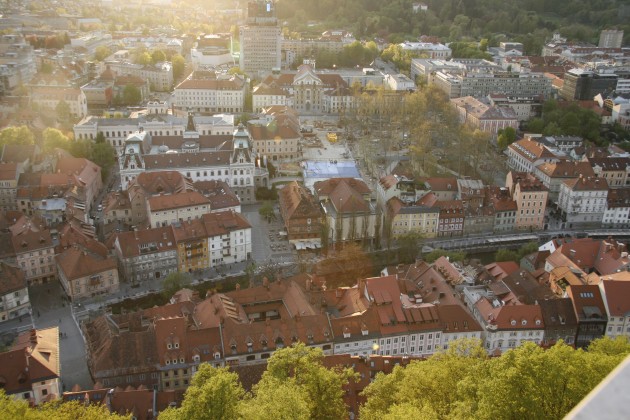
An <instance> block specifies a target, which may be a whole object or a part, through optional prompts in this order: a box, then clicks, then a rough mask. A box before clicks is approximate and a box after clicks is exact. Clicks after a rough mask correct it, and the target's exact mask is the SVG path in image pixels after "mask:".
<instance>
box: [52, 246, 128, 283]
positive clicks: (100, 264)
mask: <svg viewBox="0 0 630 420" xmlns="http://www.w3.org/2000/svg"><path fill="white" fill-rule="evenodd" d="M55 260H56V261H57V266H58V267H59V269H61V271H63V273H64V275H65V277H66V278H67V279H68V280H74V279H78V278H81V277H85V276H90V275H93V274H98V273H102V272H104V271H109V270H116V269H117V267H118V264H117V263H116V260H115V259H113V258H109V257H105V258H104V257H102V256H100V255H98V254H93V253H91V252H87V251H85V250H81V249H79V247H72V248H68V249H67V250H65V251H64V252H62V253H61V254H57V255H56V256H55Z"/></svg>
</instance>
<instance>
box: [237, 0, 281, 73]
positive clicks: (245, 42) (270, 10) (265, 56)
mask: <svg viewBox="0 0 630 420" xmlns="http://www.w3.org/2000/svg"><path fill="white" fill-rule="evenodd" d="M239 41H240V44H241V54H240V61H239V64H240V68H241V70H242V71H244V72H245V73H246V74H248V75H250V76H252V77H253V76H260V75H262V74H266V73H270V72H271V71H272V70H273V69H280V67H281V58H282V54H281V48H282V34H281V31H280V26H279V25H278V19H277V17H276V10H275V4H274V3H273V2H271V1H268V0H254V1H250V2H249V3H248V4H247V20H246V24H245V25H244V26H241V27H240V28H239Z"/></svg>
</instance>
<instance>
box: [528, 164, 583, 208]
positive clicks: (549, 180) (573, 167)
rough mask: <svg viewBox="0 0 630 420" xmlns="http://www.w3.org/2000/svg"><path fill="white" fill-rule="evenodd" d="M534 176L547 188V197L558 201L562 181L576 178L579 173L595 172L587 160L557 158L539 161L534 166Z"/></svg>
mask: <svg viewBox="0 0 630 420" xmlns="http://www.w3.org/2000/svg"><path fill="white" fill-rule="evenodd" d="M533 173H534V176H535V177H536V178H538V179H539V180H540V182H542V183H543V185H544V186H545V187H546V188H547V189H548V190H549V199H550V200H551V201H552V202H556V201H558V197H559V195H560V187H561V186H562V184H563V183H564V181H567V180H570V179H575V178H578V177H579V176H580V175H582V176H586V177H594V176H595V172H594V171H593V168H592V167H591V165H590V164H589V163H588V162H578V161H573V162H572V161H569V160H559V161H557V162H548V163H541V164H540V165H538V166H536V167H535V168H534V172H533Z"/></svg>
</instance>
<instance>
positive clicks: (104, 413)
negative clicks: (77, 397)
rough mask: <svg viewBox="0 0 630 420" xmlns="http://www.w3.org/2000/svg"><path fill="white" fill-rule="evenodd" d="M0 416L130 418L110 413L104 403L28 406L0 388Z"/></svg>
mask: <svg viewBox="0 0 630 420" xmlns="http://www.w3.org/2000/svg"><path fill="white" fill-rule="evenodd" d="M0 418H3V419H24V420H48V419H55V420H101V419H102V420H114V419H128V420H130V419H131V415H127V416H120V415H118V414H115V413H110V412H109V410H108V409H107V407H106V406H105V405H94V404H88V405H84V404H82V403H80V402H78V401H69V402H63V401H61V400H56V401H53V402H47V403H44V404H42V405H40V406H38V407H30V406H29V404H28V401H26V400H19V399H14V398H12V397H9V396H7V395H6V394H5V393H4V390H0Z"/></svg>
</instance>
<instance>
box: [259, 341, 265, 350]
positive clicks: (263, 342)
mask: <svg viewBox="0 0 630 420" xmlns="http://www.w3.org/2000/svg"><path fill="white" fill-rule="evenodd" d="M260 344H261V345H262V346H263V349H266V348H267V340H261V341H260Z"/></svg>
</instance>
